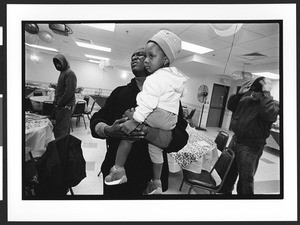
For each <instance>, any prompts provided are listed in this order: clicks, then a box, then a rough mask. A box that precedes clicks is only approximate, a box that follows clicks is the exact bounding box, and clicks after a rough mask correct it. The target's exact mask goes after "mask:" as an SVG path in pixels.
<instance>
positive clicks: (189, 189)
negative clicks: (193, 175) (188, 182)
mask: <svg viewBox="0 0 300 225" xmlns="http://www.w3.org/2000/svg"><path fill="white" fill-rule="evenodd" d="M191 190H192V186H190V188H189V192H188V195H189V194H190V193H191Z"/></svg>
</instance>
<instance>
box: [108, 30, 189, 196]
mask: <svg viewBox="0 0 300 225" xmlns="http://www.w3.org/2000/svg"><path fill="white" fill-rule="evenodd" d="M180 51H181V40H180V38H179V37H178V36H176V35H175V34H173V33H172V32H170V31H167V30H161V31H159V32H158V33H157V34H155V35H154V36H153V37H152V38H151V39H150V40H149V41H148V42H147V45H146V59H145V61H144V64H145V68H146V69H147V71H148V72H149V73H150V74H152V75H150V76H148V77H147V78H146V80H145V82H144V84H143V89H142V91H141V92H140V93H139V94H138V95H137V98H136V100H137V105H138V106H137V107H136V108H135V111H134V112H133V116H132V117H129V118H130V120H128V121H126V122H125V123H124V124H123V131H124V132H125V133H127V134H129V133H130V132H132V131H133V130H134V129H135V128H136V127H137V126H138V125H140V124H142V123H146V124H147V125H149V126H151V127H155V128H159V129H162V130H172V129H173V128H174V127H175V125H176V123H177V115H178V111H179V100H180V98H181V97H182V96H183V95H184V93H185V92H186V90H185V88H184V84H185V82H186V81H187V80H188V77H186V76H185V75H184V74H183V73H182V72H180V71H179V70H178V69H176V68H175V67H169V65H170V64H171V63H172V62H173V61H174V60H175V58H176V56H177V55H178V53H179V52H180ZM131 145H132V142H130V141H128V140H122V141H121V142H120V145H119V148H118V152H117V156H116V162H115V166H114V167H112V169H111V172H110V174H109V175H108V176H106V177H105V183H106V184H107V185H115V184H121V183H124V182H126V181H127V177H126V173H125V169H124V164H125V162H126V158H127V155H128V154H129V152H130V149H131ZM149 154H150V158H151V161H152V162H153V180H152V181H151V182H149V184H148V187H147V189H146V194H161V193H162V188H161V181H160V176H161V172H162V165H163V154H162V149H161V148H159V147H157V146H155V145H152V144H149Z"/></svg>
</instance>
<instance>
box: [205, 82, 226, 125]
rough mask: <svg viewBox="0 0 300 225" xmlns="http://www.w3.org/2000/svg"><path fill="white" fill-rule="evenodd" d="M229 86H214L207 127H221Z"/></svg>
mask: <svg viewBox="0 0 300 225" xmlns="http://www.w3.org/2000/svg"><path fill="white" fill-rule="evenodd" d="M228 92H229V86H225V85H221V84H214V86H213V92H212V96H211V101H210V107H209V112H208V118H207V122H206V126H207V127H221V126H222V123H223V118H224V113H225V107H226V102H227V98H228Z"/></svg>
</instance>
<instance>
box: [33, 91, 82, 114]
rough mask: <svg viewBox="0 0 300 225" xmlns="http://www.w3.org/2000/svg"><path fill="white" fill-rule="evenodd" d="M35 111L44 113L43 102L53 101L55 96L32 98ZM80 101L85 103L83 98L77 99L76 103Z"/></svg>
mask: <svg viewBox="0 0 300 225" xmlns="http://www.w3.org/2000/svg"><path fill="white" fill-rule="evenodd" d="M30 100H31V103H32V106H33V109H34V110H36V111H42V109H43V102H45V101H53V100H54V96H52V95H50V96H49V95H44V96H32V97H30ZM78 101H84V102H85V100H84V99H81V98H76V102H78Z"/></svg>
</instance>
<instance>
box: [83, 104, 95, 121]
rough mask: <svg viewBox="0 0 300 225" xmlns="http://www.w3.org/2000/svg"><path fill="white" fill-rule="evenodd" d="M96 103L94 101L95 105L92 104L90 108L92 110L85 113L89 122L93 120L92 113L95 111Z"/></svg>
mask: <svg viewBox="0 0 300 225" xmlns="http://www.w3.org/2000/svg"><path fill="white" fill-rule="evenodd" d="M95 103H96V102H95V101H94V102H93V104H92V107H91V108H90V110H86V111H84V115H86V116H87V118H88V119H89V120H91V115H92V112H93V110H94V106H95Z"/></svg>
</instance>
